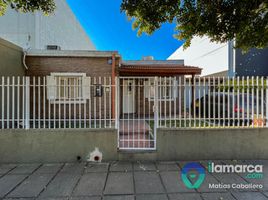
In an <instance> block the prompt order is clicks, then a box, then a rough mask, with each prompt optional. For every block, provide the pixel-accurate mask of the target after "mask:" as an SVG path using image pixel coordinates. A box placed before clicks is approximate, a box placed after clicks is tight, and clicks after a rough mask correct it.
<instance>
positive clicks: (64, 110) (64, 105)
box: [63, 78, 71, 128]
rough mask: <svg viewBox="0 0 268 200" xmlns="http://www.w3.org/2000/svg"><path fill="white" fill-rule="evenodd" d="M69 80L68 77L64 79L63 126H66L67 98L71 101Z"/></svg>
mask: <svg viewBox="0 0 268 200" xmlns="http://www.w3.org/2000/svg"><path fill="white" fill-rule="evenodd" d="M67 81H68V79H65V78H64V79H63V128H66V99H67V98H68V100H69V101H70V98H71V96H70V94H69V91H66V86H67V85H68V83H67Z"/></svg>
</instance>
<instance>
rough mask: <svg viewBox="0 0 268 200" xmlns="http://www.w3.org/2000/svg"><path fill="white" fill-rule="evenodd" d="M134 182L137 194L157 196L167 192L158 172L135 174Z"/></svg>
mask: <svg viewBox="0 0 268 200" xmlns="http://www.w3.org/2000/svg"><path fill="white" fill-rule="evenodd" d="M134 180H135V188H136V192H137V193H140V194H146V193H151V194H154V193H156V194H157V193H164V192H165V191H164V187H163V185H162V183H161V180H160V177H159V174H158V173H156V172H134Z"/></svg>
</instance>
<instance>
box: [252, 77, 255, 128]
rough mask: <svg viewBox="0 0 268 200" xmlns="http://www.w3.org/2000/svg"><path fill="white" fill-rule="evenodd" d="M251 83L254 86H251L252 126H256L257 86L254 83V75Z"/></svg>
mask: <svg viewBox="0 0 268 200" xmlns="http://www.w3.org/2000/svg"><path fill="white" fill-rule="evenodd" d="M251 85H252V88H251V93H252V97H251V109H252V111H251V112H252V116H251V117H252V127H254V126H255V122H254V119H255V117H254V102H255V100H254V98H255V97H254V96H255V95H254V87H255V84H254V77H253V76H252V77H251Z"/></svg>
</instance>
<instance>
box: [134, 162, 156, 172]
mask: <svg viewBox="0 0 268 200" xmlns="http://www.w3.org/2000/svg"><path fill="white" fill-rule="evenodd" d="M134 170H135V171H156V166H155V164H154V163H152V162H137V163H134Z"/></svg>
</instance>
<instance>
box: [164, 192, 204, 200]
mask: <svg viewBox="0 0 268 200" xmlns="http://www.w3.org/2000/svg"><path fill="white" fill-rule="evenodd" d="M168 197H169V200H202V198H201V196H200V195H199V194H198V193H181V194H169V195H168Z"/></svg>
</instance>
